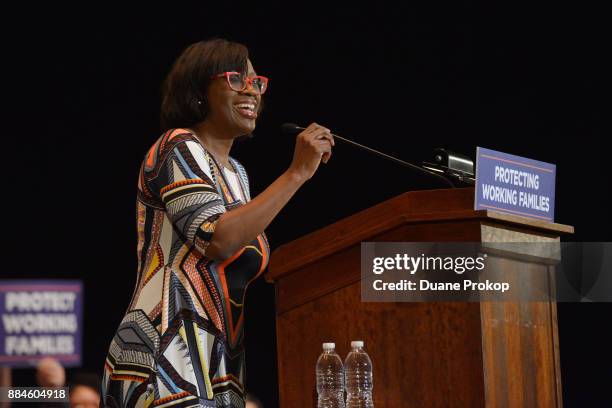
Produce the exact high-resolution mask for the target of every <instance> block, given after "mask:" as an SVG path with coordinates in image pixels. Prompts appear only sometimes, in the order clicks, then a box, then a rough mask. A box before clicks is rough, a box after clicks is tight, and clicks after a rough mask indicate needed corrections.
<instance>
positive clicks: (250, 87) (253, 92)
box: [242, 81, 259, 96]
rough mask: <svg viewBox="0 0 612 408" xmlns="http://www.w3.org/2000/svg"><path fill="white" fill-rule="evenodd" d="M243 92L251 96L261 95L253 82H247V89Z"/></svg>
mask: <svg viewBox="0 0 612 408" xmlns="http://www.w3.org/2000/svg"><path fill="white" fill-rule="evenodd" d="M242 92H243V93H247V94H249V95H253V96H257V95H259V92H257V90H256V89H255V87H254V86H253V82H252V81H247V84H246V88H244V90H243V91H242Z"/></svg>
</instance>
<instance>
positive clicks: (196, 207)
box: [102, 39, 334, 408]
mask: <svg viewBox="0 0 612 408" xmlns="http://www.w3.org/2000/svg"><path fill="white" fill-rule="evenodd" d="M267 87H268V79H267V78H266V77H263V76H259V75H257V74H256V73H255V70H254V68H253V65H252V64H251V61H250V60H249V55H248V50H247V49H246V47H245V46H243V45H241V44H237V43H234V42H229V41H226V40H222V39H215V40H210V41H203V42H199V43H196V44H193V45H191V46H189V47H188V48H187V49H186V50H185V51H184V52H183V53H182V54H181V55H180V57H179V58H178V59H177V61H176V62H175V63H174V65H173V67H172V69H171V71H170V73H169V75H168V77H167V78H166V81H165V83H164V92H163V101H162V109H161V121H162V127H163V129H164V133H163V134H162V136H161V137H160V138H159V139H158V140H157V141H156V142H155V144H154V145H153V146H152V147H151V148H150V149H149V151H148V152H147V154H146V155H145V158H144V160H143V163H142V166H141V168H140V174H139V177H138V197H137V231H138V246H137V253H138V275H137V276H138V277H137V282H136V287H135V289H134V293H133V295H132V300H131V302H130V305H129V307H128V310H127V312H126V314H125V316H124V318H123V320H122V321H121V324H120V325H119V328H118V329H117V332H116V334H115V336H114V338H113V340H112V342H111V345H110V348H109V352H108V355H107V358H106V361H105V366H104V378H103V389H102V398H103V401H104V404H105V406H108V407H149V406H153V405H155V406H156V407H166V406H172V407H173V408H177V407H197V406H202V407H244V404H245V403H244V394H245V389H244V377H245V367H244V361H245V356H244V336H243V328H244V313H243V304H244V297H245V291H246V288H247V287H248V285H249V283H250V282H252V281H253V280H254V279H255V278H257V277H258V276H259V275H260V274H261V273H262V272H263V270H264V269H265V267H266V265H267V263H268V258H269V253H270V251H269V247H268V243H267V240H266V237H265V233H264V230H265V229H266V227H267V226H268V225H269V224H270V222H271V221H272V220H273V219H274V217H275V216H276V215H277V214H278V212H279V211H280V210H281V208H283V207H284V206H285V205H286V204H287V202H288V201H289V199H290V198H291V197H292V196H293V195H294V194H295V192H296V191H297V190H298V189H299V188H300V187H301V186H302V184H303V183H304V182H306V181H307V180H308V179H309V178H310V177H312V175H313V174H314V173H315V172H316V170H317V168H318V166H319V164H320V162H321V161H322V162H324V163H326V162H327V161H328V160H329V158H330V156H331V150H332V146H333V145H334V140H333V137H332V134H331V132H330V131H329V129H326V128H325V127H323V126H320V125H318V124H316V123H313V124H311V125H310V126H308V128H306V129H305V130H304V131H303V132H302V133H300V134H299V135H298V136H297V139H296V144H295V150H294V153H293V160H292V162H291V165H290V166H289V168H288V169H287V170H286V171H285V172H284V173H283V174H282V175H281V176H280V177H278V178H277V179H276V180H275V181H274V182H273V183H272V184H271V185H270V186H269V187H268V188H266V189H265V190H264V191H263V192H261V193H260V194H259V195H258V196H257V197H255V198H253V199H252V200H251V197H250V192H249V180H248V176H247V172H246V170H245V169H244V167H243V166H242V165H241V164H240V163H239V162H238V161H237V160H236V159H234V158H233V157H231V156H230V150H231V148H232V145H233V143H234V140H236V139H237V138H240V137H244V136H245V135H249V134H251V132H253V130H254V129H255V125H256V122H257V117H258V115H259V113H260V112H261V106H262V95H263V94H264V93H265V92H266V89H267Z"/></svg>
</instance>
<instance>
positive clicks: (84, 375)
mask: <svg viewBox="0 0 612 408" xmlns="http://www.w3.org/2000/svg"><path fill="white" fill-rule="evenodd" d="M78 386H82V387H89V388H91V389H93V390H94V391H96V392H97V393H98V394H100V390H101V386H102V381H101V380H100V376H99V375H98V374H96V373H93V372H89V371H79V372H76V373H75V374H74V375H73V376H72V379H71V381H70V382H69V383H68V387H69V390H70V392H72V390H73V389H74V388H76V387H78Z"/></svg>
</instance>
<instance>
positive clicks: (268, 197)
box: [206, 123, 334, 259]
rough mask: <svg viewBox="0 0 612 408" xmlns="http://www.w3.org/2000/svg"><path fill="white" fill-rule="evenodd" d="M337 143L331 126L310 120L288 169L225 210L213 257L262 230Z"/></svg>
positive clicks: (210, 250)
mask: <svg viewBox="0 0 612 408" xmlns="http://www.w3.org/2000/svg"><path fill="white" fill-rule="evenodd" d="M333 145H334V140H333V137H332V136H331V133H330V131H329V129H327V128H324V127H323V126H320V125H317V124H316V123H313V124H311V125H310V126H308V128H306V129H305V130H304V131H303V132H302V133H300V134H299V135H298V136H297V138H296V144H295V151H294V153H293V161H292V163H291V165H290V166H289V169H288V170H287V171H285V172H284V173H283V174H282V175H281V176H280V177H279V178H277V179H276V180H275V181H274V182H273V183H272V184H271V185H270V186H269V187H268V188H266V189H265V190H264V191H263V192H261V193H260V194H259V195H258V196H257V197H255V198H254V199H253V200H251V201H249V202H248V203H247V204H245V205H243V206H241V207H238V208H236V209H234V210H232V211H229V212H226V213H224V214H222V215H221V216H220V217H219V219H218V220H217V222H216V225H215V230H214V234H213V235H212V239H211V241H210V244H209V245H208V247H207V249H206V256H208V257H209V258H212V259H227V258H229V257H230V256H231V255H232V254H234V253H235V252H236V251H237V250H238V249H240V248H242V247H243V246H245V245H247V244H248V243H249V242H251V241H252V240H253V239H255V237H256V236H257V235H259V234H261V233H262V232H263V231H264V230H265V229H266V227H267V226H268V225H270V223H271V222H272V220H273V219H274V217H276V215H277V214H278V213H279V212H280V210H281V209H282V208H283V207H284V206H285V205H286V204H287V203H288V202H289V200H290V199H291V197H293V195H294V194H295V193H296V191H297V190H298V189H299V188H300V187H301V186H302V185H303V184H304V183H305V182H306V181H307V180H308V179H310V178H311V177H312V176H313V175H314V173H315V172H316V170H317V168H318V167H319V164H320V162H321V161H323V162H324V163H327V161H328V160H329V158H330V156H331V148H332V146H333Z"/></svg>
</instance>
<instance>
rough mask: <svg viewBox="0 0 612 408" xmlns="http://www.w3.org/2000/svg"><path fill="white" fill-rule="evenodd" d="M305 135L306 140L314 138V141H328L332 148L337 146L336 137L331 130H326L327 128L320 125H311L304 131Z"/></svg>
mask: <svg viewBox="0 0 612 408" xmlns="http://www.w3.org/2000/svg"><path fill="white" fill-rule="evenodd" d="M303 133H304V135H305V137H306V138H314V139H323V138H325V139H328V140H329V141H330V143H331V145H332V146H334V145H335V144H336V142H335V141H334V137H333V136H332V133H331V130H329V129H328V128H326V127H325V126H321V125H319V124H318V123H311V124H310V125H309V126H308V127H307V128H306V129H305V130H304V131H303Z"/></svg>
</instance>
